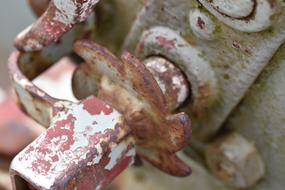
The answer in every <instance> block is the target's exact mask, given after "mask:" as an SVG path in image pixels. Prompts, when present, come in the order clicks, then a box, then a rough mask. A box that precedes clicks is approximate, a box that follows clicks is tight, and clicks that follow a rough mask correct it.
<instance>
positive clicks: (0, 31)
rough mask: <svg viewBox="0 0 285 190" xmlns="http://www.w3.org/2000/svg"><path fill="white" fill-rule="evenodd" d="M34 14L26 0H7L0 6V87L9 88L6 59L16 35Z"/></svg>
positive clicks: (30, 20)
mask: <svg viewBox="0 0 285 190" xmlns="http://www.w3.org/2000/svg"><path fill="white" fill-rule="evenodd" d="M34 19H35V18H34V15H32V12H31V11H30V9H29V7H28V4H27V2H26V1H22V0H20V1H19V0H9V1H5V3H3V4H2V5H1V6H0V63H1V64H0V87H1V89H7V88H9V80H8V73H7V59H8V56H9V54H10V53H11V51H12V50H13V40H14V38H15V37H16V35H17V34H18V33H19V32H20V31H21V30H23V29H24V28H26V27H27V26H29V25H30V24H31V23H32V22H33V20H34Z"/></svg>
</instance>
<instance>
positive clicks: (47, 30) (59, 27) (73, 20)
mask: <svg viewBox="0 0 285 190" xmlns="http://www.w3.org/2000/svg"><path fill="white" fill-rule="evenodd" d="M98 2H99V0H87V1H86V0H84V1H83V0H81V1H77V0H52V1H51V2H50V3H49V5H48V7H47V8H46V11H45V12H44V14H42V16H41V17H40V18H39V19H38V20H37V21H36V22H35V23H34V24H33V25H31V26H30V27H28V28H27V29H25V30H24V31H23V32H22V33H20V34H19V35H18V36H17V38H16V41H15V46H16V47H17V48H18V49H19V50H23V51H27V52H32V51H39V50H42V48H43V47H46V46H48V45H50V44H52V43H55V42H57V41H59V39H60V38H61V37H62V35H63V34H65V33H66V32H68V31H70V30H71V29H72V28H73V26H74V25H75V24H77V23H80V22H82V21H85V20H86V19H87V17H88V16H89V15H90V14H91V13H92V11H93V8H94V6H95V5H96V4H97V3H98ZM35 9H37V8H35Z"/></svg>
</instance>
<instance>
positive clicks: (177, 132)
mask: <svg viewBox="0 0 285 190" xmlns="http://www.w3.org/2000/svg"><path fill="white" fill-rule="evenodd" d="M74 47H75V48H74V49H75V52H76V53H78V54H79V55H80V56H81V57H82V58H84V60H85V61H86V62H87V64H86V65H82V66H81V67H79V69H78V70H77V71H76V72H75V74H74V78H73V85H74V93H75V95H76V96H77V97H78V98H79V99H81V98H84V97H85V96H87V95H89V94H96V95H98V97H99V98H101V99H102V100H104V101H105V102H107V103H108V104H110V105H111V106H112V107H114V108H116V109H117V110H118V111H119V112H120V113H122V114H123V115H124V118H125V119H126V122H127V123H128V124H129V125H130V127H131V129H132V134H133V135H134V137H135V140H136V144H137V145H138V147H137V151H138V154H139V155H140V156H141V157H143V158H144V159H146V160H148V161H149V162H151V163H152V164H153V165H155V166H156V167H158V168H160V169H161V170H163V171H165V172H167V173H170V174H172V175H176V176H185V175H188V174H189V173H190V169H189V168H188V166H187V165H185V164H184V163H183V162H182V161H181V160H180V159H179V158H178V157H177V156H176V154H175V152H177V151H179V150H181V149H182V148H183V147H185V146H186V145H187V143H188V142H189V139H190V134H191V127H190V121H189V119H188V116H187V115H186V114H185V113H179V114H171V113H169V111H168V107H167V104H166V100H165V97H164V95H163V93H162V91H161V89H160V88H159V85H158V84H157V82H156V81H155V79H154V77H153V76H152V74H151V73H150V72H149V71H148V70H147V68H146V67H145V66H144V64H143V63H141V62H140V61H139V60H138V59H136V58H135V57H134V56H133V55H131V54H129V53H127V52H125V53H123V55H122V57H121V59H118V58H117V57H115V56H114V55H113V54H112V53H111V52H109V51H108V50H107V49H105V48H103V47H101V46H99V45H98V44H95V43H93V42H91V41H87V40H82V41H78V42H77V43H76V44H75V46H74ZM90 82H91V84H92V85H90Z"/></svg>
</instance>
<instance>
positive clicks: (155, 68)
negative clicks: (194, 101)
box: [143, 56, 189, 110]
mask: <svg viewBox="0 0 285 190" xmlns="http://www.w3.org/2000/svg"><path fill="white" fill-rule="evenodd" d="M143 63H144V64H145V65H146V67H147V68H148V69H149V71H150V72H151V73H152V74H153V76H154V78H155V80H156V82H157V83H158V85H159V87H160V89H161V90H162V92H163V94H164V96H165V98H166V101H167V104H168V107H169V110H174V109H176V108H178V107H179V106H180V105H181V104H182V103H183V102H184V101H185V100H186V99H187V97H188V95H189V86H188V82H187V80H186V79H185V77H184V76H183V74H182V72H181V71H180V69H178V68H177V67H176V66H175V65H174V64H173V63H171V62H170V61H168V60H167V59H165V58H162V57H158V56H154V57H149V58H147V59H145V60H144V62H143Z"/></svg>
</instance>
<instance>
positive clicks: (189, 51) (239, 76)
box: [9, 0, 285, 190]
mask: <svg viewBox="0 0 285 190" xmlns="http://www.w3.org/2000/svg"><path fill="white" fill-rule="evenodd" d="M30 2H31V3H32V7H33V10H34V11H35V12H36V14H37V15H41V17H40V18H39V19H38V20H37V21H36V22H35V23H34V24H33V25H32V26H31V27H29V28H27V29H26V30H25V31H24V32H22V33H21V34H20V35H19V36H18V37H17V39H16V41H15V45H16V47H17V48H18V50H19V51H21V52H16V53H14V54H12V56H11V58H10V61H9V64H10V70H11V74H12V78H13V81H14V84H15V89H16V91H17V94H18V97H19V101H20V102H21V104H22V107H23V108H24V110H25V111H26V113H28V114H29V115H30V116H31V117H33V118H34V119H35V120H37V121H38V122H39V123H41V124H42V125H44V126H50V128H49V129H48V130H47V131H46V132H45V133H44V134H43V135H41V136H40V137H39V138H38V140H37V141H35V142H34V143H33V144H31V145H30V146H28V147H27V148H26V149H25V150H24V151H23V152H21V153H20V154H19V155H18V156H17V157H16V158H15V160H14V162H13V164H12V167H11V174H12V176H13V179H14V188H15V189H21V188H25V186H23V187H22V186H20V185H19V184H24V185H27V184H30V186H33V188H38V189H52V188H54V189H62V188H67V189H68V188H72V187H78V188H83V187H84V188H83V189H89V188H90V189H91V188H98V189H101V188H103V187H105V186H106V185H107V184H108V183H110V181H111V180H112V179H113V178H114V177H115V176H117V175H118V174H119V173H120V172H122V171H123V170H124V169H125V168H126V167H127V166H128V165H129V164H131V163H132V161H133V159H135V156H134V154H131V153H133V150H134V149H135V150H136V153H137V155H138V156H139V158H143V160H147V161H149V163H151V164H152V165H154V166H156V167H157V168H159V169H160V170H162V171H164V172H166V173H168V174H172V175H176V176H186V175H188V174H189V173H190V169H189V168H188V166H187V165H186V164H185V163H184V162H183V161H182V160H181V159H180V158H178V157H177V155H176V152H177V151H179V150H182V149H183V148H185V147H186V145H187V143H188V141H189V139H190V137H189V136H190V134H191V130H190V121H189V120H188V116H187V115H186V114H185V113H179V112H180V111H185V112H187V113H188V115H189V116H190V118H191V122H192V126H193V140H192V143H191V146H190V149H191V151H190V152H191V154H190V155H197V156H193V157H192V159H191V158H186V161H185V162H190V163H192V164H190V165H192V166H193V170H194V172H193V176H192V177H193V178H194V179H199V180H196V181H195V182H194V181H191V180H190V179H191V176H190V177H187V178H181V179H179V180H178V181H179V184H181V186H180V185H176V184H177V179H176V178H174V177H169V176H166V175H165V174H162V173H159V172H153V171H152V170H153V169H152V167H149V166H148V165H147V164H144V166H142V167H141V168H136V169H133V168H131V169H129V170H127V171H126V173H125V174H123V175H122V176H121V179H122V181H124V183H123V182H115V183H114V185H117V186H116V188H117V189H120V188H121V189H139V188H144V187H145V188H154V189H173V186H172V185H171V184H173V185H175V188H177V189H179V188H180V189H185V187H191V188H192V189H217V188H219V189H225V190H227V189H238V188H245V189H256V190H263V189H276V190H281V189H283V188H284V179H283V178H284V176H285V167H283V166H282V163H283V161H284V155H285V153H284V151H283V149H284V140H283V139H284V137H285V133H284V131H285V130H284V125H283V123H282V121H284V104H283V102H284V97H285V96H284V88H280V84H281V83H282V81H283V78H284V77H283V73H284V72H283V71H284V69H283V67H282V63H283V59H284V57H283V54H284V48H280V46H281V45H282V44H283V42H284V40H285V26H284V24H283V23H284V19H285V15H284V1H282V0H237V1H224V0H212V1H210V0H148V1H134V2H132V3H130V2H127V1H126V0H112V1H108V2H107V1H106V2H105V1H100V2H98V0H87V1H86V0H85V1H83V0H82V1H75V0H68V1H61V0H51V1H43V3H42V4H36V1H34V0H30ZM93 10H95V11H93ZM138 10H139V11H138ZM137 11H138V12H137ZM92 18H93V19H92ZM94 18H95V19H94ZM119 18H120V19H119ZM122 28H123V29H122ZM82 38H85V39H86V40H79V41H77V39H82ZM94 41H95V42H100V43H101V44H103V45H104V46H106V47H107V48H110V49H112V51H113V52H115V53H117V55H120V54H121V52H125V51H129V52H131V53H133V54H134V55H132V54H130V53H126V52H125V53H122V57H121V58H117V56H115V55H113V54H112V53H110V51H108V50H107V49H106V48H104V47H102V46H100V45H98V44H96V43H94ZM74 42H76V43H75V45H74V49H73V48H72V47H73V46H72V44H73V43H74ZM120 47H122V48H120ZM278 49H279V52H278V53H277V54H276V56H275V57H274V58H273V59H272V57H273V56H274V54H275V53H276V52H277V51H278ZM74 52H75V53H76V54H78V55H79V56H80V57H81V58H83V60H81V59H77V61H78V63H79V65H78V66H77V69H76V70H75V72H74V73H73V79H72V83H73V84H72V88H73V92H74V95H75V96H76V97H77V98H78V99H80V100H82V101H80V102H79V103H70V102H67V101H63V100H61V101H60V100H55V99H54V98H52V97H51V96H48V95H47V94H46V93H45V92H44V91H42V90H40V89H39V88H37V87H36V86H35V85H34V84H33V83H31V80H32V79H34V78H35V77H36V76H38V75H39V74H41V73H42V72H43V71H45V70H46V69H47V68H49V67H50V66H51V65H53V64H54V63H56V62H57V61H58V60H59V59H60V58H61V57H63V56H65V55H71V54H74ZM136 57H137V58H136ZM82 62H86V63H82ZM264 70H265V71H264ZM263 71H264V72H263ZM262 72H263V73H262ZM261 73H262V74H261ZM258 77H259V79H258V80H256V79H257V78H258ZM280 81H281V82H280ZM251 86H252V87H251ZM94 95H95V96H97V97H98V98H99V99H98V98H95V97H94ZM90 96H91V98H90ZM88 97H89V98H88ZM241 100H243V101H242V102H241ZM59 102H61V103H59ZM62 102H64V103H62ZM86 102H91V103H90V104H91V105H89V106H90V107H89V108H90V109H91V112H90V110H89V111H88V108H86V110H84V109H82V107H83V108H84V105H85V104H86ZM96 105H97V106H96ZM79 108H80V109H81V110H79V111H78V109H79ZM110 109H111V110H112V111H113V112H114V113H116V114H117V116H118V118H123V119H121V120H120V122H122V123H120V125H119V130H122V132H120V133H119V134H120V135H121V136H118V135H114V136H113V135H111V134H116V130H115V128H114V127H115V123H111V124H110V125H107V126H105V127H106V129H109V130H107V131H104V130H103V131H100V133H99V134H94V133H92V132H94V131H93V130H100V129H101V128H100V127H97V128H98V129H97V128H96V127H95V125H97V124H98V123H100V122H99V121H101V120H100V119H99V120H97V119H94V118H96V117H95V116H96V114H95V115H93V116H94V118H93V119H94V120H95V121H96V122H95V123H92V122H91V123H90V122H88V118H90V117H89V116H88V114H87V115H86V116H85V117H84V114H83V113H85V112H86V111H87V112H88V113H89V115H90V114H91V115H92V111H95V112H96V113H97V112H99V113H101V112H103V113H105V112H104V111H106V110H110ZM76 110H77V111H78V114H79V115H76V117H74V118H75V120H76V121H77V122H79V123H81V122H82V123H83V125H79V124H76V125H75V120H74V121H73V120H72V118H71V120H70V121H68V122H63V121H62V120H60V119H62V118H61V117H64V118H65V119H66V117H67V116H68V114H69V113H73V112H74V111H76ZM113 112H112V113H113ZM177 112H178V114H175V113H177ZM71 115H72V114H71ZM103 115H104V114H103ZM103 117H104V118H103V119H102V120H104V119H105V120H109V119H108V118H110V117H109V116H108V114H106V113H105V115H104V116H103ZM83 121H84V122H83ZM112 121H115V120H112ZM57 122H60V123H63V124H61V125H57ZM90 126H91V129H90V131H89V130H88V132H86V133H84V132H82V133H81V132H80V130H81V129H82V128H80V127H83V128H86V127H87V128H88V127H89V128H90ZM73 127H74V129H80V130H79V131H76V132H74V134H75V136H74V137H68V136H67V137H66V138H65V139H64V137H65V135H64V134H65V133H69V132H72V131H73V129H72V128H73ZM61 128H62V129H61ZM57 129H58V130H60V129H61V130H60V131H61V132H60V134H57V133H56V134H57V135H59V136H57V137H56V139H57V140H56V139H55V140H54V141H51V140H49V139H50V138H51V137H55V136H50V135H49V134H52V133H53V131H56V130H57ZM82 130H83V129H82ZM232 130H235V132H233V131H232ZM84 131H85V129H84ZM84 134H86V136H84ZM108 134H109V135H108ZM228 134H230V135H228ZM82 135H83V136H82ZM94 135H95V137H96V138H95V139H97V141H95V142H98V141H100V140H102V141H104V142H105V146H104V147H103V148H102V145H101V144H100V145H99V146H98V144H97V143H95V142H94V139H92V138H91V139H90V138H89V137H90V136H94ZM104 135H105V136H104ZM106 136H107V138H106ZM75 137H77V138H75ZM79 137H82V138H79ZM104 137H105V138H104ZM119 137H120V138H119ZM62 138H63V139H62ZM71 139H74V141H72V143H71V144H73V143H75V144H76V143H77V142H78V143H79V142H80V139H81V140H84V141H85V142H87V145H85V146H80V147H79V146H75V145H74V144H73V145H74V147H75V148H74V147H73V148H74V149H70V150H71V151H68V150H69V149H68V148H67V149H65V148H66V145H67V144H68V143H67V142H68V140H71ZM37 142H38V143H37ZM46 142H48V143H46ZM92 143H93V144H92ZM121 143H123V145H122V144H121ZM45 145H47V146H46V147H45ZM54 145H58V146H56V148H58V150H59V151H57V152H62V151H63V152H65V150H67V152H68V153H63V156H59V155H55V154H54V152H53V149H54V148H52V147H53V146H54ZM122 146H123V147H125V149H122V148H121V147H122ZM93 147H95V150H96V151H95V152H94V151H91V149H92V148H93ZM42 148H47V149H45V151H39V150H40V149H42ZM77 148H78V149H77ZM80 148H82V149H80ZM118 149H120V150H121V151H118ZM55 150H56V149H55ZM87 152H90V156H84V155H86V154H87ZM130 152H131V153H130ZM98 153H99V154H98ZM29 154H32V155H36V156H35V158H34V159H35V160H33V159H32V158H31V157H30V156H29ZM78 154H79V155H78ZM67 155H68V156H67ZM98 155H99V156H98ZM45 156H46V157H45ZM77 156H79V157H77ZM81 156H82V157H81ZM23 158H25V159H24V160H25V163H26V164H22V167H21V168H19V165H20V166H21V163H23V162H24V161H23ZM37 158H40V159H43V160H42V161H43V162H40V163H38V164H36V163H37V162H38V161H40V159H38V160H37ZM108 158H109V160H108ZM139 158H137V160H139ZM184 158H185V156H184ZM92 159H95V168H96V167H99V168H97V169H95V170H94V171H89V170H88V168H89V167H90V166H89V165H88V163H89V162H90V161H91V160H92ZM101 159H102V160H103V161H102V162H100V161H101ZM112 159H115V161H117V162H116V163H115V164H114V165H113V166H117V165H120V163H121V161H122V162H123V163H124V165H123V167H120V168H119V169H118V170H114V171H113V172H111V173H108V172H107V171H106V167H107V166H108V165H109V163H110V162H111V161H112ZM187 159H188V161H187ZM70 160H71V161H70ZM104 160H108V161H109V162H107V161H106V162H104ZM124 160H126V161H124ZM189 160H190V161H189ZM77 161H78V162H80V163H82V164H79V165H78V166H77V167H76V166H74V167H75V168H70V167H69V166H70V165H68V164H71V165H72V163H73V162H77ZM32 162H34V163H35V165H34V166H31V164H30V163H32ZM43 163H44V164H43ZM56 163H68V164H67V165H65V164H58V165H57V164H56ZM92 163H93V162H92ZM41 164H42V165H41ZM206 165H207V166H208V167H207V166H206ZM47 166H49V167H47ZM56 166H58V167H56ZM52 168H55V169H52ZM57 169H58V170H57ZM208 169H209V170H208ZM107 170H108V169H107ZM56 171H58V173H57V172H56ZM84 171H88V172H90V173H89V174H90V175H94V179H95V180H94V181H92V182H90V183H84V182H85V180H87V178H88V176H89V175H86V179H84V176H82V175H81V174H82V172H84ZM37 172H38V173H37ZM52 172H55V173H52ZM69 172H71V173H70V174H69V175H65V174H66V173H69ZM99 173H100V174H99ZM147 173H150V174H149V175H147ZM211 174H213V175H214V176H215V177H217V178H216V179H215V178H214V177H213V176H211ZM35 175H39V176H42V177H43V178H41V179H45V180H41V181H45V182H47V183H43V182H40V181H37V180H38V179H35V178H34V177H32V176H35ZM99 175H100V177H98V176H99ZM138 175H139V176H143V177H142V178H143V180H144V181H145V182H146V185H145V186H142V185H141V184H140V182H139V180H138V177H135V176H138ZM62 176H64V177H62ZM46 179H50V180H46ZM80 179H84V180H80ZM87 181H89V180H87ZM162 181H167V182H168V183H169V185H167V186H164V185H163V184H162ZM18 182H19V183H18ZM93 182H94V183H93ZM201 183H202V184H203V185H204V186H202V185H201ZM45 185H46V186H45ZM77 185H78V186H77ZM171 187H172V188H171Z"/></svg>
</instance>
